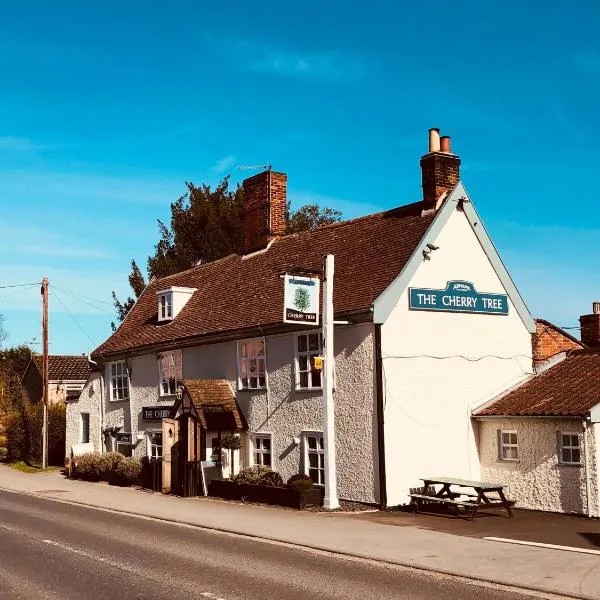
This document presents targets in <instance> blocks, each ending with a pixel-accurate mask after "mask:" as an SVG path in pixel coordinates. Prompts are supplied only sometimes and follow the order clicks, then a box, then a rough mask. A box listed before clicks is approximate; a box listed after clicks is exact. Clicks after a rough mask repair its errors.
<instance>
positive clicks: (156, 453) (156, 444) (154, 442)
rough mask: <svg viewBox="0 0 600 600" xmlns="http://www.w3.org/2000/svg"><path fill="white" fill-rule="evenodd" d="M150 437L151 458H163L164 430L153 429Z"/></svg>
mask: <svg viewBox="0 0 600 600" xmlns="http://www.w3.org/2000/svg"><path fill="white" fill-rule="evenodd" d="M149 437H150V458H151V459H159V458H162V431H152V432H150V434H149Z"/></svg>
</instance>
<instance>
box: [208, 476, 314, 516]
mask: <svg viewBox="0 0 600 600" xmlns="http://www.w3.org/2000/svg"><path fill="white" fill-rule="evenodd" d="M208 495H209V496H215V497H217V498H226V499H227V500H246V501H247V502H260V503H262V504H274V505H277V506H287V507H289V508H296V509H299V510H302V509H304V508H307V507H310V506H321V505H322V504H323V494H322V493H321V490H320V489H319V488H311V489H309V490H293V489H291V488H288V487H269V486H266V485H252V484H248V483H244V484H237V483H234V482H233V481H229V480H227V479H213V480H212V481H211V482H210V484H209V486H208Z"/></svg>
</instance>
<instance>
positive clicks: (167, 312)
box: [158, 292, 173, 321]
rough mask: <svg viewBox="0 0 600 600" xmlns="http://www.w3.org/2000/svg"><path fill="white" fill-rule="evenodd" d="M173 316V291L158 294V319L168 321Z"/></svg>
mask: <svg viewBox="0 0 600 600" xmlns="http://www.w3.org/2000/svg"><path fill="white" fill-rule="evenodd" d="M172 318H173V292H165V293H164V294H160V295H159V296H158V320H159V321H167V320H170V319H172Z"/></svg>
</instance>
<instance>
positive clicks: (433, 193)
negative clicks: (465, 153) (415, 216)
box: [421, 128, 460, 210]
mask: <svg viewBox="0 0 600 600" xmlns="http://www.w3.org/2000/svg"><path fill="white" fill-rule="evenodd" d="M421 172H422V177H423V202H424V203H425V209H426V210H431V209H436V208H437V206H436V205H437V201H438V200H439V199H440V197H441V196H442V194H443V193H444V192H449V191H450V190H452V188H453V187H454V186H455V185H456V184H457V183H458V181H459V179H460V158H459V157H458V156H457V155H456V154H452V150H451V148H450V137H449V136H447V135H445V136H443V137H441V138H440V130H439V129H437V128H434V129H430V130H429V152H428V153H427V154H425V155H424V156H423V157H422V158H421Z"/></svg>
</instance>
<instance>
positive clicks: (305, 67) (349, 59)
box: [207, 36, 366, 82]
mask: <svg viewBox="0 0 600 600" xmlns="http://www.w3.org/2000/svg"><path fill="white" fill-rule="evenodd" d="M207 40H208V43H209V44H210V45H211V46H212V47H213V48H215V49H216V50H217V51H218V52H220V53H221V54H223V55H225V56H226V57H227V58H228V59H229V60H230V61H231V62H233V63H235V64H236V65H237V66H239V67H241V68H243V69H245V70H248V71H256V72H260V73H267V74H272V75H280V76H284V77H298V78H304V79H318V80H322V81H328V82H341V81H352V80H356V79H359V78H360V77H362V76H363V75H364V74H365V72H366V64H365V61H364V59H363V58H362V57H360V56H358V55H349V54H342V53H341V52H339V51H337V50H331V51H323V52H312V51H300V50H293V49H287V48H278V47H275V46H271V45H268V44H262V43H259V42H257V41H255V40H250V39H245V38H235V37H228V38H225V39H222V38H219V39H217V38H215V37H212V36H211V37H208V38H207Z"/></svg>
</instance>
